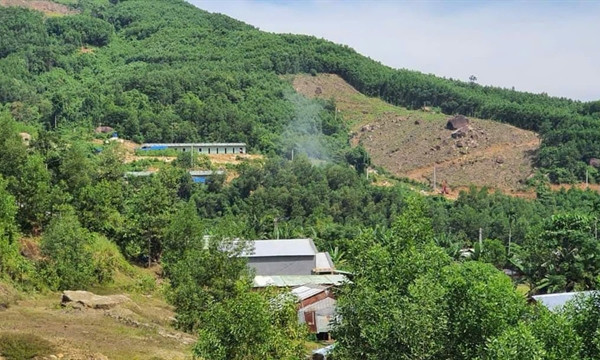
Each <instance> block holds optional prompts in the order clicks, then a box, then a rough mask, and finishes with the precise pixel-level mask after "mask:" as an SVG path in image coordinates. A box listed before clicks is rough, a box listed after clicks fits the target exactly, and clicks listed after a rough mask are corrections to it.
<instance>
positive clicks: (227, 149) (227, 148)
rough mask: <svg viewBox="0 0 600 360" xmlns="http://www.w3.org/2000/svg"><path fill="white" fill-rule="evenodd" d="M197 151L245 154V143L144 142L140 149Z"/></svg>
mask: <svg viewBox="0 0 600 360" xmlns="http://www.w3.org/2000/svg"><path fill="white" fill-rule="evenodd" d="M167 149H173V150H177V151H181V152H190V151H192V152H197V153H198V154H206V155H216V154H245V153H246V144H245V143H182V144H142V146H141V147H140V150H167Z"/></svg>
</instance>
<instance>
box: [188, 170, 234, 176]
mask: <svg viewBox="0 0 600 360" xmlns="http://www.w3.org/2000/svg"><path fill="white" fill-rule="evenodd" d="M188 172H189V173H190V175H192V176H210V175H223V174H225V171H223V170H216V171H212V170H190V171H188Z"/></svg>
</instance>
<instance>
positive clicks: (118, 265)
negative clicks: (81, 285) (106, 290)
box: [88, 234, 132, 284]
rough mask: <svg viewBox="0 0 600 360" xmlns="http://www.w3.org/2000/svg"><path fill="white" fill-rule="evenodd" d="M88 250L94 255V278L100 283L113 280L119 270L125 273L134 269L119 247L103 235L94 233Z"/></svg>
mask: <svg viewBox="0 0 600 360" xmlns="http://www.w3.org/2000/svg"><path fill="white" fill-rule="evenodd" d="M88 251H89V252H90V253H91V256H92V263H93V272H94V278H95V281H96V282H97V283H99V284H105V283H109V282H111V281H113V277H114V275H115V272H116V271H117V270H120V271H122V272H124V273H131V271H132V270H131V265H130V264H129V263H128V262H127V261H126V260H125V258H124V257H123V255H122V254H121V252H120V251H119V247H118V246H117V245H116V244H115V243H113V242H111V241H109V240H108V239H107V238H105V237H104V236H102V235H99V234H94V235H93V240H92V242H91V243H90V244H89V245H88Z"/></svg>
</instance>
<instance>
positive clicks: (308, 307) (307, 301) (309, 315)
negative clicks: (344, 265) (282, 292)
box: [291, 284, 336, 340]
mask: <svg viewBox="0 0 600 360" xmlns="http://www.w3.org/2000/svg"><path fill="white" fill-rule="evenodd" d="M291 292H292V294H294V295H295V296H296V298H297V299H298V321H299V322H300V323H301V324H306V325H307V326H308V329H309V331H310V332H311V333H313V334H317V337H318V338H320V339H322V340H328V339H329V331H330V330H331V326H330V322H331V320H332V319H333V317H334V316H335V306H336V300H335V298H334V297H333V293H332V292H331V287H330V286H323V285H315V284H306V285H302V286H299V287H297V288H295V289H293V290H292V291H291Z"/></svg>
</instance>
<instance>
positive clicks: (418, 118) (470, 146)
mask: <svg viewBox="0 0 600 360" xmlns="http://www.w3.org/2000/svg"><path fill="white" fill-rule="evenodd" d="M293 86H294V88H295V89H296V91H298V92H299V93H302V94H304V95H305V96H308V97H317V98H323V99H331V98H333V99H334V100H335V102H336V106H337V109H338V111H339V112H340V113H341V114H342V116H343V117H344V119H345V120H347V121H348V124H349V126H350V128H351V131H352V134H351V135H352V143H353V144H354V145H357V144H359V143H360V144H362V145H363V146H364V147H365V148H366V149H367V150H368V151H369V154H370V155H371V157H372V160H373V163H374V164H375V165H378V166H382V167H384V168H385V169H387V170H388V171H390V172H392V173H394V174H395V175H398V176H401V177H407V178H410V179H413V180H417V181H420V182H423V183H426V184H430V185H433V177H434V176H433V173H434V168H435V173H436V176H435V178H436V182H437V184H438V187H440V186H441V184H442V182H443V181H444V180H445V181H446V182H447V183H448V185H449V186H450V188H451V189H456V190H458V189H460V188H464V187H467V186H469V185H475V186H488V187H491V188H495V189H500V190H502V191H504V192H506V193H512V194H515V195H518V194H520V193H522V190H523V188H524V182H525V180H526V179H527V178H528V177H529V176H531V175H532V174H533V173H534V172H535V169H534V167H533V158H534V156H535V154H536V152H537V149H538V148H539V145H540V140H539V137H538V136H537V134H535V133H533V132H531V131H525V130H522V129H518V128H516V127H514V126H510V125H507V124H503V123H498V122H494V121H490V120H482V119H472V118H471V119H470V124H469V127H468V129H467V130H466V131H464V133H463V134H460V136H456V134H454V136H453V131H451V130H448V129H446V123H447V120H448V118H449V116H447V115H444V114H439V113H435V112H433V111H431V110H430V109H424V110H418V111H411V110H407V109H405V108H401V107H397V106H393V105H390V104H388V103H386V102H384V101H382V100H380V99H377V98H370V97H367V96H364V95H362V94H360V93H359V92H358V91H357V90H356V89H354V88H353V87H351V86H350V85H349V84H347V83H346V82H345V81H344V80H343V79H342V78H340V77H339V76H337V75H330V74H322V75H318V76H310V75H299V76H296V77H294V78H293Z"/></svg>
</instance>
